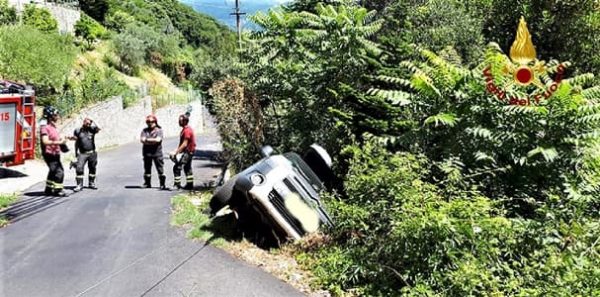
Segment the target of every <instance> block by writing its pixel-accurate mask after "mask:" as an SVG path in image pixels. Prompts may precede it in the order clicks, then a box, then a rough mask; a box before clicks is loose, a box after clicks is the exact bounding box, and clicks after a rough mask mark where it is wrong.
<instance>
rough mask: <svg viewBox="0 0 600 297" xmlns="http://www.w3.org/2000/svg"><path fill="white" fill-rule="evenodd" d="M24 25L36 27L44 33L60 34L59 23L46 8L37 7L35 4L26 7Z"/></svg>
mask: <svg viewBox="0 0 600 297" xmlns="http://www.w3.org/2000/svg"><path fill="white" fill-rule="evenodd" d="M23 24H24V25H26V26H31V27H34V28H36V29H38V30H40V31H42V32H46V33H56V32H58V22H57V21H56V19H54V17H53V16H52V14H51V13H50V11H49V10H48V9H46V8H39V7H36V6H35V4H27V5H25V11H23Z"/></svg>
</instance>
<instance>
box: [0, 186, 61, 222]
mask: <svg viewBox="0 0 600 297" xmlns="http://www.w3.org/2000/svg"><path fill="white" fill-rule="evenodd" d="M27 197H30V198H27ZM65 198H66V197H54V196H48V195H46V194H45V193H44V192H29V193H25V197H24V198H23V199H22V200H20V201H18V202H16V203H14V204H12V205H11V206H9V207H8V208H6V209H4V210H2V211H0V217H5V218H6V219H7V220H9V221H10V222H11V223H14V222H18V221H20V220H22V219H25V218H27V217H30V216H32V215H34V214H36V213H40V212H42V211H44V210H47V209H49V208H52V207H55V206H57V205H60V204H62V203H64V202H67V200H66V199H65Z"/></svg>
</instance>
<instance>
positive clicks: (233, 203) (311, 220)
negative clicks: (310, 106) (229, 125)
mask: <svg viewBox="0 0 600 297" xmlns="http://www.w3.org/2000/svg"><path fill="white" fill-rule="evenodd" d="M272 153H273V149H272V148H271V147H269V146H266V147H263V149H262V150H261V155H262V156H263V159H261V160H260V161H258V162H257V163H255V164H253V165H252V166H250V167H248V168H247V169H245V170H244V171H242V172H240V173H239V174H236V175H235V176H233V177H232V178H231V179H229V180H228V181H227V182H226V183H225V184H224V185H223V186H222V187H221V188H219V189H217V191H216V192H215V194H214V195H213V197H212V199H211V201H210V208H211V212H212V214H215V213H217V212H218V211H219V210H221V209H222V208H224V207H225V206H229V208H230V209H231V210H232V211H233V212H234V213H235V215H236V218H237V226H238V227H239V228H240V229H241V231H242V232H244V233H247V234H255V236H261V237H262V238H265V239H267V240H269V241H270V242H275V243H276V244H279V243H280V242H282V241H286V240H297V239H299V238H301V237H302V236H303V235H304V234H306V233H310V232H314V231H316V230H317V229H318V228H319V227H320V226H321V225H331V224H332V220H331V218H330V216H329V214H328V213H327V211H326V210H325V208H324V206H323V204H322V203H321V200H320V193H321V192H322V191H323V190H324V189H325V186H324V182H325V181H326V180H328V179H330V178H331V176H332V173H331V157H330V156H329V154H328V153H327V152H326V151H325V149H323V148H322V147H320V146H319V145H316V144H313V145H312V146H311V147H310V149H309V150H308V151H307V152H306V154H305V155H304V158H302V157H300V156H299V155H298V154H296V153H293V152H289V153H284V154H280V155H272Z"/></svg>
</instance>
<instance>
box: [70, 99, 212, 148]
mask: <svg viewBox="0 0 600 297" xmlns="http://www.w3.org/2000/svg"><path fill="white" fill-rule="evenodd" d="M188 109H191V117H190V125H191V126H192V128H194V131H195V132H196V134H199V133H202V131H201V129H202V120H203V119H202V117H203V108H202V105H201V103H200V101H194V102H192V103H190V104H184V105H171V106H166V107H163V108H160V109H158V110H156V111H155V112H154V114H155V115H156V117H157V118H158V123H159V125H161V127H162V128H163V131H164V135H165V137H175V136H179V132H180V131H181V128H180V127H179V123H178V118H179V115H180V114H183V113H185V112H186V111H187V110H188ZM151 113H152V104H151V98H150V97H145V98H143V99H142V100H140V101H139V102H138V103H136V104H135V105H134V106H131V107H128V108H126V109H123V99H122V98H121V97H116V98H114V99H111V100H108V101H105V102H102V103H99V104H97V105H95V106H91V107H89V108H86V109H83V110H82V111H81V112H80V113H79V115H77V116H76V117H74V118H72V119H69V120H66V121H65V122H63V123H62V124H61V125H60V132H61V135H65V136H66V135H72V134H73V131H74V130H75V129H76V128H78V127H81V124H82V123H83V119H84V118H86V117H89V118H91V119H92V120H94V122H96V124H97V125H98V126H99V127H100V128H102V131H101V132H100V133H98V135H97V136H96V146H97V148H98V149H102V148H107V147H111V146H116V145H122V144H126V143H129V142H135V141H139V136H140V133H141V131H142V129H143V128H145V127H146V123H145V119H146V116H147V115H148V114H151ZM69 147H70V148H71V149H73V143H72V142H70V143H69Z"/></svg>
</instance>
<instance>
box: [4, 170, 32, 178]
mask: <svg viewBox="0 0 600 297" xmlns="http://www.w3.org/2000/svg"><path fill="white" fill-rule="evenodd" d="M26 176H27V174H24V173H22V172H19V171H16V170H12V169H8V168H0V178H16V177H26Z"/></svg>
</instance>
